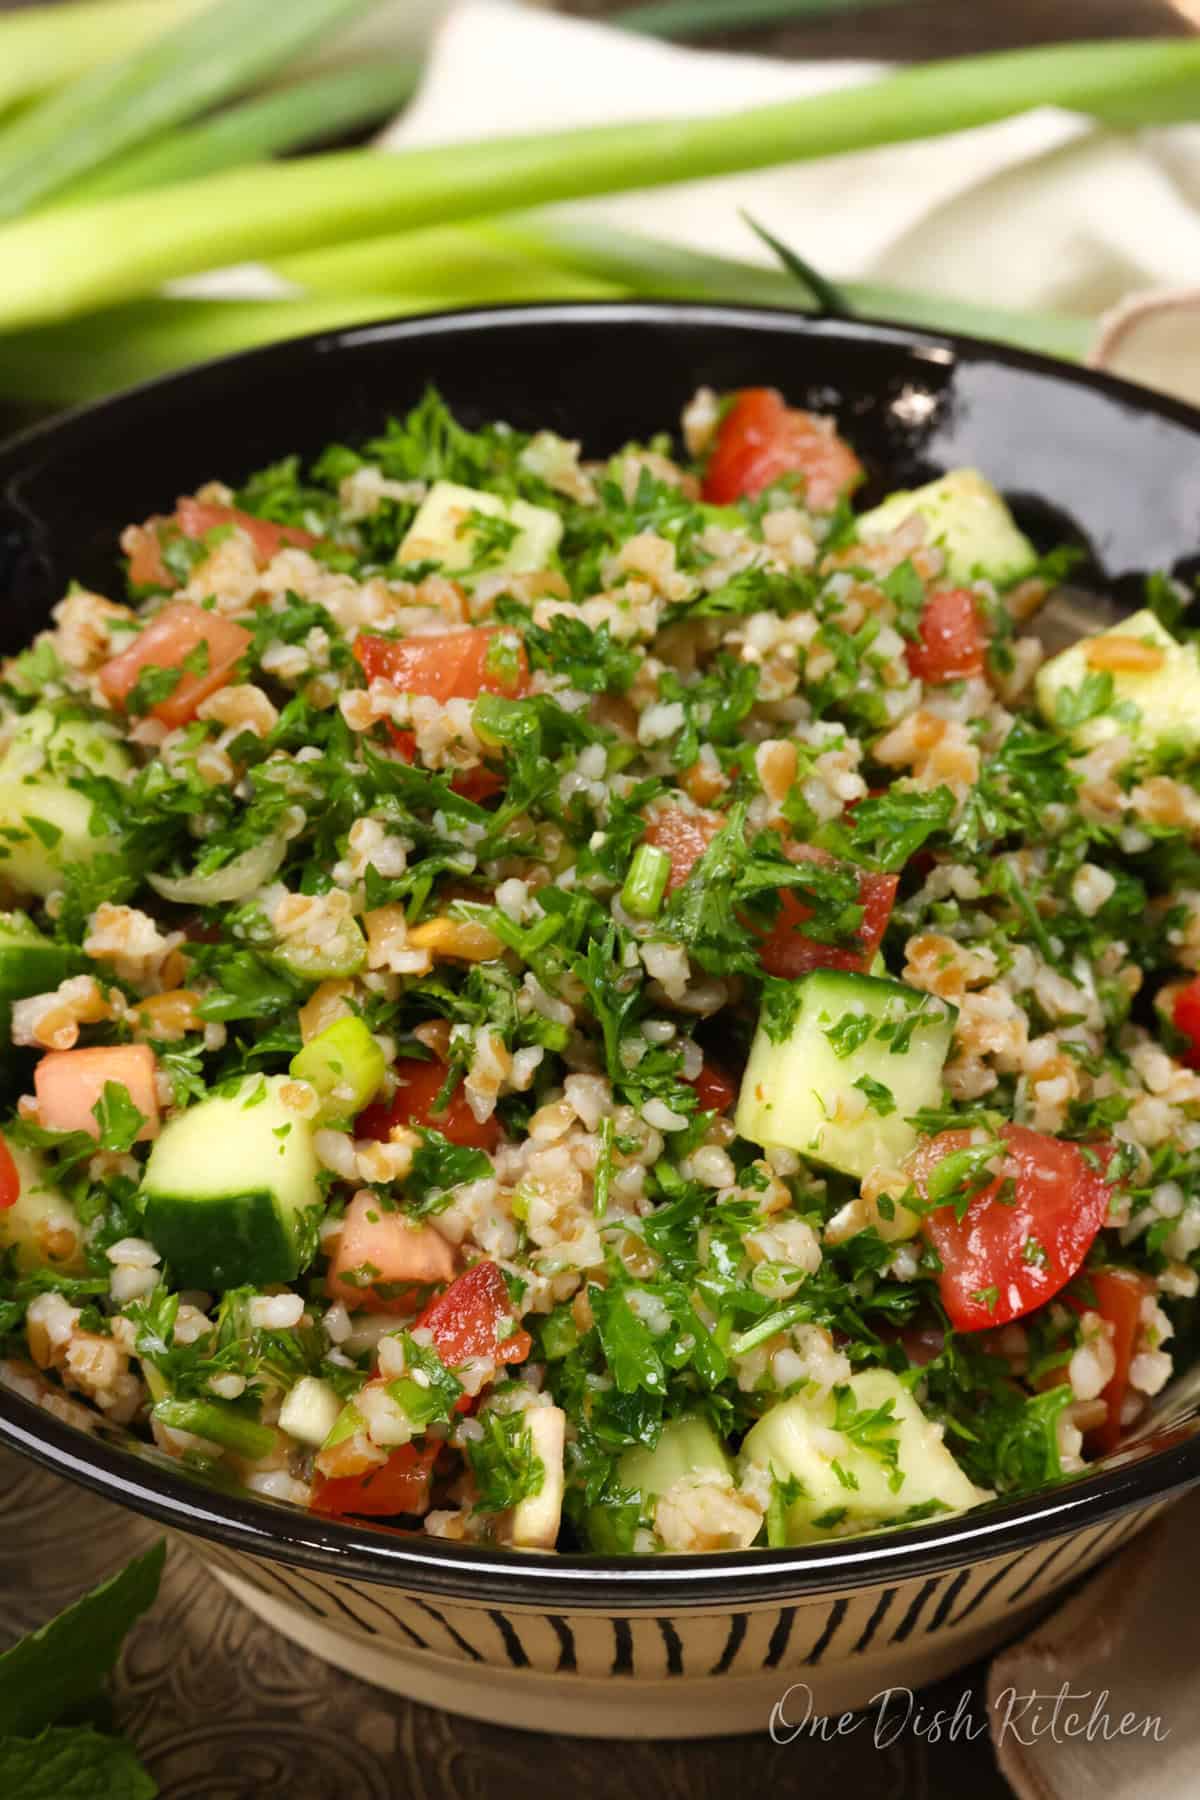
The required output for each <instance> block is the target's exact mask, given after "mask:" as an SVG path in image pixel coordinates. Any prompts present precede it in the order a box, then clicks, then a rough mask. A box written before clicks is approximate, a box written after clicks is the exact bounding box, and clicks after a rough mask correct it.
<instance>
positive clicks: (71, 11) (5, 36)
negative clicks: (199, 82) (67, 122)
mask: <svg viewBox="0 0 1200 1800" xmlns="http://www.w3.org/2000/svg"><path fill="white" fill-rule="evenodd" d="M206 3H207V0H60V3H59V4H58V5H57V6H39V7H37V8H36V9H34V8H32V7H31V8H30V9H29V10H28V11H21V12H18V13H11V14H6V15H5V17H4V18H2V19H0V112H2V111H3V110H4V108H5V107H6V106H11V105H12V104H13V102H14V101H16V100H24V99H26V98H28V96H29V95H31V94H46V93H49V92H50V90H51V89H52V88H56V87H61V86H62V84H63V82H64V81H73V80H74V79H75V77H76V76H77V75H82V74H83V73H84V72H85V70H87V69H94V68H95V67H96V65H97V64H98V63H106V62H111V61H112V60H113V59H114V58H115V57H118V56H125V55H127V54H128V53H129V52H130V51H131V50H136V49H138V48H139V46H140V45H142V44H145V43H146V42H147V41H148V40H149V39H151V38H153V37H156V36H158V35H160V34H161V33H162V32H164V31H168V30H170V28H171V26H173V25H178V24H179V22H180V20H181V19H184V18H186V17H187V16H188V14H189V13H194V12H198V11H199V10H200V8H201V7H202V6H204V5H205V4H206Z"/></svg>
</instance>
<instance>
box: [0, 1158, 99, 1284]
mask: <svg viewBox="0 0 1200 1800" xmlns="http://www.w3.org/2000/svg"><path fill="white" fill-rule="evenodd" d="M4 1142H5V1143H6V1144H7V1146H8V1153H9V1155H10V1156H11V1157H12V1159H13V1162H14V1163H15V1164H16V1167H17V1175H18V1178H19V1180H20V1183H21V1192H20V1195H19V1196H18V1198H17V1200H16V1202H15V1204H14V1205H12V1206H8V1207H5V1208H4V1210H3V1211H2V1212H0V1250H8V1249H12V1250H15V1252H16V1264H17V1269H18V1271H19V1272H20V1273H21V1274H27V1273H29V1272H30V1271H31V1270H33V1269H59V1270H61V1271H62V1272H63V1273H65V1274H68V1275H78V1274H82V1272H83V1226H82V1225H81V1224H80V1222H79V1215H78V1214H77V1213H76V1211H75V1208H74V1207H73V1206H72V1204H71V1202H70V1201H69V1200H68V1199H67V1197H66V1195H65V1194H62V1193H60V1192H59V1190H58V1189H57V1188H56V1187H55V1186H54V1184H53V1182H52V1181H51V1179H50V1176H49V1174H48V1173H47V1170H46V1164H45V1162H44V1161H43V1159H42V1157H41V1156H40V1155H39V1153H38V1152H37V1151H36V1150H29V1149H27V1148H26V1147H25V1145H24V1144H15V1143H13V1142H12V1140H11V1138H8V1137H6V1138H5V1140H4Z"/></svg>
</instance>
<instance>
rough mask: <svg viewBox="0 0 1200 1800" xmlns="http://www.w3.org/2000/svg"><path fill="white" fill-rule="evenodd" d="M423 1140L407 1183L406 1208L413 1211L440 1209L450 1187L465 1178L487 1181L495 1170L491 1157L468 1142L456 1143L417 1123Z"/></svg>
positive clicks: (438, 1132) (445, 1200) (446, 1201)
mask: <svg viewBox="0 0 1200 1800" xmlns="http://www.w3.org/2000/svg"><path fill="white" fill-rule="evenodd" d="M417 1130H418V1133H419V1136H420V1139H421V1143H420V1147H419V1148H418V1149H417V1150H415V1151H414V1152H413V1159H412V1168H411V1169H410V1171H409V1174H408V1177H407V1179H406V1181H405V1184H404V1209H405V1211H406V1212H411V1213H430V1212H440V1211H441V1209H442V1207H443V1206H445V1205H446V1204H447V1203H448V1201H449V1197H450V1189H451V1188H456V1187H458V1186H460V1185H461V1183H462V1182H464V1181H483V1180H486V1179H487V1177H488V1176H489V1175H490V1174H491V1173H492V1163H491V1158H490V1157H489V1156H488V1155H487V1154H486V1152H485V1151H483V1150H474V1149H472V1148H471V1147H470V1146H469V1145H467V1144H452V1143H451V1142H450V1140H449V1138H447V1137H445V1136H444V1135H443V1134H442V1133H441V1132H440V1131H434V1130H433V1129H432V1127H425V1126H418V1127H417Z"/></svg>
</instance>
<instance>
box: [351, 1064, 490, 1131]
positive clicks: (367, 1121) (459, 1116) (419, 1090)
mask: <svg viewBox="0 0 1200 1800" xmlns="http://www.w3.org/2000/svg"><path fill="white" fill-rule="evenodd" d="M393 1073H394V1074H395V1077H396V1092H395V1093H394V1094H393V1095H392V1098H391V1099H390V1100H377V1101H376V1102H375V1104H374V1105H373V1106H368V1107H367V1109H366V1110H365V1112H361V1113H359V1115H358V1121H357V1123H356V1124H355V1127H354V1131H355V1136H356V1137H365V1138H374V1139H375V1140H376V1142H377V1143H381V1144H384V1143H386V1142H387V1140H388V1138H389V1137H390V1135H391V1132H392V1127H393V1126H394V1125H423V1126H425V1127H426V1128H427V1129H431V1130H433V1131H440V1132H441V1134H442V1136H443V1137H445V1138H449V1140H450V1142H451V1143H452V1144H463V1145H466V1146H467V1147H468V1148H469V1149H471V1150H486V1151H487V1152H488V1154H489V1155H490V1154H491V1152H492V1151H493V1150H494V1149H495V1148H496V1145H497V1144H498V1143H499V1142H500V1122H499V1120H498V1119H497V1118H495V1116H493V1117H492V1118H490V1119H483V1120H479V1119H477V1118H476V1117H475V1114H474V1113H473V1112H472V1111H471V1108H470V1106H469V1105H468V1104H467V1100H466V1096H465V1095H464V1093H463V1090H462V1085H461V1083H460V1085H459V1086H458V1087H457V1088H455V1090H454V1093H453V1094H452V1095H451V1098H450V1103H449V1105H448V1106H447V1107H446V1109H445V1111H444V1112H439V1113H435V1112H434V1110H433V1106H434V1102H435V1101H436V1100H437V1097H438V1095H439V1093H440V1092H441V1089H442V1083H443V1082H444V1081H445V1079H446V1065H445V1063H441V1062H421V1061H419V1060H418V1059H417V1057H415V1056H402V1057H401V1058H400V1059H399V1061H398V1062H397V1063H396V1064H395V1065H394V1069H393Z"/></svg>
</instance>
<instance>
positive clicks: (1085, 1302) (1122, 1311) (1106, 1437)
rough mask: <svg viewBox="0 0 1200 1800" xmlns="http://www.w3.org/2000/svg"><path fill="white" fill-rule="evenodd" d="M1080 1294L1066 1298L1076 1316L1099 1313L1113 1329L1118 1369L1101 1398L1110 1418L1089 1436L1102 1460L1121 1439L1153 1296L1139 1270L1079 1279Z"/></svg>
mask: <svg viewBox="0 0 1200 1800" xmlns="http://www.w3.org/2000/svg"><path fill="white" fill-rule="evenodd" d="M1080 1287H1081V1290H1082V1291H1081V1292H1079V1293H1077V1294H1076V1293H1070V1294H1066V1295H1065V1296H1064V1298H1065V1299H1066V1300H1067V1302H1068V1303H1069V1305H1071V1306H1073V1307H1074V1308H1075V1311H1076V1312H1080V1313H1082V1312H1088V1311H1091V1312H1098V1313H1099V1314H1100V1317H1101V1318H1102V1319H1104V1320H1106V1321H1107V1323H1108V1324H1109V1325H1110V1326H1111V1327H1112V1332H1111V1336H1110V1337H1109V1343H1110V1344H1111V1345H1112V1349H1113V1356H1114V1358H1115V1360H1116V1366H1115V1368H1114V1369H1113V1375H1112V1380H1111V1381H1110V1382H1109V1384H1108V1386H1107V1387H1106V1388H1105V1390H1104V1392H1103V1393H1102V1394H1101V1396H1100V1398H1101V1399H1102V1400H1103V1402H1104V1404H1105V1406H1107V1408H1108V1417H1107V1418H1106V1419H1105V1421H1104V1423H1103V1425H1097V1426H1096V1428H1095V1429H1094V1430H1093V1431H1089V1433H1088V1447H1089V1449H1094V1450H1096V1451H1097V1452H1098V1453H1099V1454H1100V1455H1101V1456H1105V1455H1107V1454H1108V1452H1109V1451H1110V1450H1115V1449H1116V1447H1117V1444H1118V1442H1119V1440H1120V1436H1121V1408H1122V1407H1123V1406H1124V1404H1125V1395H1126V1394H1127V1392H1128V1391H1129V1365H1130V1363H1131V1362H1132V1361H1133V1353H1134V1350H1135V1348H1136V1347H1137V1341H1138V1337H1139V1335H1140V1333H1141V1325H1142V1302H1143V1301H1144V1300H1146V1299H1148V1298H1149V1296H1150V1295H1151V1294H1153V1292H1154V1283H1153V1281H1152V1280H1151V1279H1150V1277H1149V1276H1148V1275H1142V1274H1139V1273H1138V1271H1137V1270H1136V1269H1091V1270H1086V1271H1085V1272H1084V1274H1083V1275H1082V1277H1081V1278H1080Z"/></svg>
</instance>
